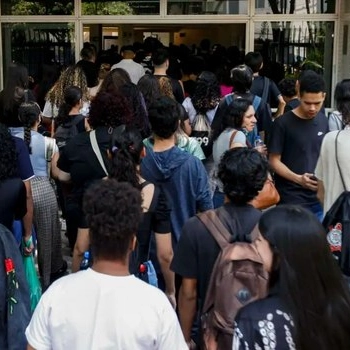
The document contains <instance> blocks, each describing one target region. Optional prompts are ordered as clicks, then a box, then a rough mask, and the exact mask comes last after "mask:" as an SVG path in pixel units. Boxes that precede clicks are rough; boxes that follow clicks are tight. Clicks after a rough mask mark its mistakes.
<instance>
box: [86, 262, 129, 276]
mask: <svg viewBox="0 0 350 350" xmlns="http://www.w3.org/2000/svg"><path fill="white" fill-rule="evenodd" d="M92 269H93V270H94V271H96V272H98V273H103V274H105V275H110V276H129V275H130V272H129V266H128V264H127V263H126V261H112V260H103V259H95V260H94V263H93V264H92Z"/></svg>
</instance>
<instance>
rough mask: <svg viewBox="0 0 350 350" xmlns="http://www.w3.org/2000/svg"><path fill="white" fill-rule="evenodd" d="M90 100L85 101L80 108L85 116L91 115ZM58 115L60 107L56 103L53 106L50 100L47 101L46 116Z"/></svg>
mask: <svg viewBox="0 0 350 350" xmlns="http://www.w3.org/2000/svg"><path fill="white" fill-rule="evenodd" d="M89 110H90V102H83V107H82V108H81V109H80V111H79V113H80V114H82V115H83V116H87V115H89ZM57 115H58V107H57V106H56V105H55V106H53V107H52V103H51V102H50V101H46V102H45V105H44V109H43V116H44V117H46V118H56V117H57Z"/></svg>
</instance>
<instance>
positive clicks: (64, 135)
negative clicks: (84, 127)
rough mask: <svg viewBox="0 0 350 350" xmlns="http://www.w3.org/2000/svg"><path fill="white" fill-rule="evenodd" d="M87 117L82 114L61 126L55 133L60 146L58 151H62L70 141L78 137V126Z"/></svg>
mask: <svg viewBox="0 0 350 350" xmlns="http://www.w3.org/2000/svg"><path fill="white" fill-rule="evenodd" d="M84 118H85V117H84V116H83V115H81V114H79V115H78V116H76V117H75V118H73V120H71V121H69V122H68V123H65V124H63V125H60V126H59V127H58V128H57V129H56V132H55V139H56V143H57V146H58V149H59V150H60V151H61V150H62V149H63V148H64V147H65V146H66V144H67V143H68V141H69V140H70V139H72V138H73V137H74V136H76V135H78V133H79V131H78V127H77V125H78V124H79V123H80V121H82V120H83V119H84Z"/></svg>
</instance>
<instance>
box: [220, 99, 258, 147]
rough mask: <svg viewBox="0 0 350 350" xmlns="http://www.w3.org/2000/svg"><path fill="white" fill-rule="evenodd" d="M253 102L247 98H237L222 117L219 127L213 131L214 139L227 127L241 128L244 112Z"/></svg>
mask: <svg viewBox="0 0 350 350" xmlns="http://www.w3.org/2000/svg"><path fill="white" fill-rule="evenodd" d="M250 105H251V102H249V101H248V100H247V99H245V98H235V99H233V101H232V102H231V103H230V105H229V106H228V109H227V111H226V113H225V114H224V116H223V118H222V122H221V125H220V127H219V128H217V129H214V131H213V141H215V140H216V139H217V138H218V137H219V136H220V134H221V133H222V132H223V131H224V130H225V129H226V128H234V129H240V128H241V127H242V123H243V117H244V113H245V112H247V110H248V108H249V106H250Z"/></svg>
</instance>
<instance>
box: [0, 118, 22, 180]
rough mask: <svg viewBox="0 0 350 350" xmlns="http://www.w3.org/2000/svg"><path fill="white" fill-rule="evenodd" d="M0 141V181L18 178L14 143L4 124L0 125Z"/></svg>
mask: <svg viewBox="0 0 350 350" xmlns="http://www.w3.org/2000/svg"><path fill="white" fill-rule="evenodd" d="M0 140H1V142H0V181H3V180H6V179H9V178H13V177H16V176H18V169H17V153H16V146H15V141H14V140H13V137H12V136H11V134H10V132H9V130H8V128H7V127H6V126H5V125H4V124H0Z"/></svg>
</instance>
